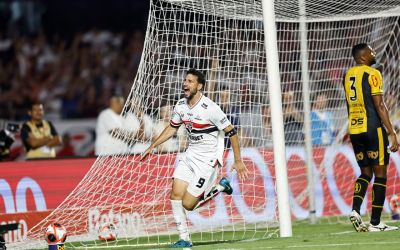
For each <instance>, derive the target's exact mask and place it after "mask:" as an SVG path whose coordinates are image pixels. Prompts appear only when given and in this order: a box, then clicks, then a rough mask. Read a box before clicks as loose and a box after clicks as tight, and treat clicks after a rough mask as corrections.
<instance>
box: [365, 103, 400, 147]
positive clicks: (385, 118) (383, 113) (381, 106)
mask: <svg viewBox="0 0 400 250" xmlns="http://www.w3.org/2000/svg"><path fill="white" fill-rule="evenodd" d="M372 100H373V101H374V105H375V109H376V111H377V112H378V115H379V117H380V118H381V120H382V122H383V125H385V127H386V129H387V132H388V136H389V140H390V151H392V152H396V151H397V150H398V149H399V142H398V141H397V135H396V131H395V130H394V128H393V125H392V122H391V121H390V118H389V112H388V110H387V107H386V105H385V103H384V102H383V96H382V95H373V96H372Z"/></svg>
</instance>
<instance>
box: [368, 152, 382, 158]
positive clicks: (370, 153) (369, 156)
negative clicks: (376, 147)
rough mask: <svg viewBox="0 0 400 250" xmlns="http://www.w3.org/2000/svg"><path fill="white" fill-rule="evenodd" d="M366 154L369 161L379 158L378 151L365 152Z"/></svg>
mask: <svg viewBox="0 0 400 250" xmlns="http://www.w3.org/2000/svg"><path fill="white" fill-rule="evenodd" d="M367 154H368V158H370V159H376V158H378V156H379V153H378V151H367Z"/></svg>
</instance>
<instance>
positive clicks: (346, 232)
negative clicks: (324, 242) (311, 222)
mask: <svg viewBox="0 0 400 250" xmlns="http://www.w3.org/2000/svg"><path fill="white" fill-rule="evenodd" d="M350 233H357V232H354V230H352V231H344V232H338V233H330V235H340V234H350Z"/></svg>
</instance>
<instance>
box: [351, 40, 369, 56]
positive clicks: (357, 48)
mask: <svg viewBox="0 0 400 250" xmlns="http://www.w3.org/2000/svg"><path fill="white" fill-rule="evenodd" d="M367 47H368V44H366V43H359V44H356V45H354V46H353V49H352V50H351V54H352V55H353V57H354V58H357V57H359V56H360V52H361V51H362V50H363V49H365V48H367Z"/></svg>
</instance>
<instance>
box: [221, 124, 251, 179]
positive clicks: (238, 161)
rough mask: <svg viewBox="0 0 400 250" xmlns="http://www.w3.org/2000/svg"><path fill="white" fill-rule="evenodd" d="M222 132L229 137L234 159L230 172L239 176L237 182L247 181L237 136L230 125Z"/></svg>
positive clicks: (246, 172)
mask: <svg viewBox="0 0 400 250" xmlns="http://www.w3.org/2000/svg"><path fill="white" fill-rule="evenodd" d="M224 132H225V134H227V135H228V136H229V139H230V141H231V145H232V150H233V156H234V159H235V161H234V163H233V166H232V170H233V169H235V170H236V172H237V174H238V176H239V180H241V181H244V180H245V179H247V177H248V175H249V173H248V170H247V168H246V166H245V165H244V163H243V161H242V156H241V154H240V144H239V136H238V134H237V132H236V130H235V128H234V127H233V126H232V125H229V126H228V127H226V128H225V129H224Z"/></svg>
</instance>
